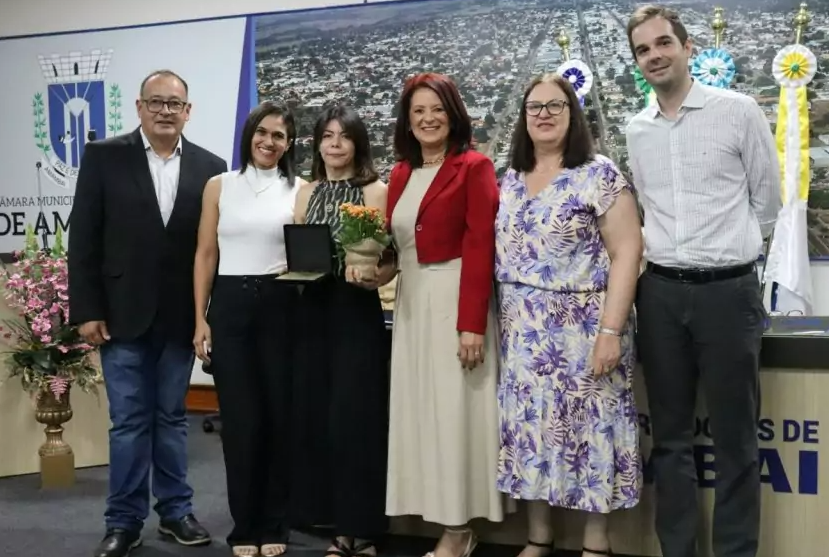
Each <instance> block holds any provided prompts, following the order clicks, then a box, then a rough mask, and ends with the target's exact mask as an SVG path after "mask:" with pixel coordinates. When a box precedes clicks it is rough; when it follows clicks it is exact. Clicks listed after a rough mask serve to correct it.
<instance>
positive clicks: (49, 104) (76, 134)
mask: <svg viewBox="0 0 829 557" xmlns="http://www.w3.org/2000/svg"><path fill="white" fill-rule="evenodd" d="M111 58H112V50H91V51H89V52H86V53H84V52H70V53H69V54H68V55H59V54H53V55H51V56H42V55H41V56H38V61H39V62H40V70H41V72H42V74H43V78H44V79H45V81H46V84H47V86H46V91H45V93H44V92H38V93H35V95H34V98H33V99H32V112H33V115H34V138H35V145H37V148H38V149H39V150H40V152H41V155H42V157H41V164H42V167H43V170H44V172H45V174H46V175H47V176H49V178H50V179H51V180H52V181H53V182H54V183H55V184H57V185H58V186H60V187H62V188H68V187H74V185H75V180H76V179H77V177H78V167H79V166H80V164H81V158H82V157H83V151H84V147H85V146H86V144H87V143H88V142H90V141H95V140H96V139H103V138H104V137H107V136H111V135H115V134H117V133H119V132H120V131H121V129H122V128H123V124H122V122H121V88H120V87H119V86H118V85H116V84H110V85H107V84H106V81H105V80H106V74H107V69H108V68H109V61H110V59H111Z"/></svg>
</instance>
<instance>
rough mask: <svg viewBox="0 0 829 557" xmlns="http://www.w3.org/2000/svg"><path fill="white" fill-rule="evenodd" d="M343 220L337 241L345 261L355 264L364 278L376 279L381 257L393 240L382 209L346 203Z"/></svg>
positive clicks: (341, 216)
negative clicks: (381, 211)
mask: <svg viewBox="0 0 829 557" xmlns="http://www.w3.org/2000/svg"><path fill="white" fill-rule="evenodd" d="M340 222H341V224H342V228H341V229H340V233H339V235H338V238H337V240H338V242H339V244H340V246H341V247H342V249H343V252H345V264H346V265H348V266H351V267H353V268H354V269H355V270H356V271H357V273H358V276H359V277H360V278H361V279H362V280H365V281H371V280H374V279H375V278H376V276H377V265H378V263H379V262H380V256H381V255H382V254H383V251H384V250H385V249H386V246H388V245H389V242H390V241H391V238H390V237H389V235H388V233H387V232H386V222H385V220H384V219H383V216H382V214H381V213H380V210H379V209H376V208H374V207H364V206H362V205H354V204H353V203H343V204H342V205H341V206H340Z"/></svg>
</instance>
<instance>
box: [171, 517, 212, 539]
mask: <svg viewBox="0 0 829 557" xmlns="http://www.w3.org/2000/svg"><path fill="white" fill-rule="evenodd" d="M158 531H159V532H161V533H162V534H164V535H165V536H168V537H171V538H173V539H174V540H176V541H177V542H178V543H180V544H181V545H191V546H192V545H207V544H209V543H210V533H209V532H208V531H207V530H205V529H204V527H203V526H202V525H201V524H199V521H198V520H196V517H195V516H193V515H192V514H188V515H187V516H184V517H182V518H180V519H179V520H163V521H161V524H159V525H158Z"/></svg>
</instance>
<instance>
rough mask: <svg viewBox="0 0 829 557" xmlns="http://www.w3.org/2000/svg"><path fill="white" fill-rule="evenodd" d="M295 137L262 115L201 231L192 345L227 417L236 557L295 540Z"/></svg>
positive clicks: (221, 179)
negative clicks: (282, 278) (291, 263)
mask: <svg viewBox="0 0 829 557" xmlns="http://www.w3.org/2000/svg"><path fill="white" fill-rule="evenodd" d="M295 137H296V129H295V125H294V119H293V116H292V114H291V112H290V111H289V109H288V108H287V107H285V106H283V105H279V104H275V103H271V102H265V103H262V104H261V105H259V106H258V107H257V108H256V109H254V110H253V111H252V112H251V113H250V115H249V116H248V119H247V121H246V122H245V126H244V129H243V131H242V142H241V145H240V146H239V149H240V154H241V169H240V170H238V171H233V172H227V173H225V174H222V175H220V176H216V177H215V178H213V179H211V180H210V181H209V182H208V183H207V186H206V187H205V191H204V198H203V204H202V215H201V222H200V225H199V240H198V249H197V252H196V266H195V279H194V280H195V285H194V286H195V296H196V335H195V338H194V339H193V343H194V345H195V348H196V354H197V355H198V357H199V358H200V359H201V360H202V361H204V362H206V363H209V364H210V371H211V372H212V374H213V379H214V382H215V384H216V393H217V395H218V398H219V407H220V408H221V412H222V445H223V448H224V456H225V468H226V474H227V496H228V504H229V507H230V514H231V516H232V517H233V522H234V527H233V530H232V531H231V532H230V534H229V535H228V536H227V543H228V545H230V546H231V548H232V550H233V554H234V555H236V556H248V555H251V556H253V555H262V556H263V557H273V556H275V555H280V554H282V553H284V551H285V549H286V544H287V542H288V534H289V527H288V523H287V517H286V510H287V504H288V483H289V470H287V469H285V468H287V467H286V466H285V463H286V462H287V459H285V458H284V455H280V454H279V453H278V449H279V448H280V447H281V446H283V445H284V444H285V442H286V440H287V439H288V437H289V435H290V430H289V418H290V396H289V393H290V377H291V373H292V364H291V362H292V358H293V353H292V349H291V348H292V346H293V343H294V338H293V337H292V325H293V323H294V315H295V305H296V302H297V290H296V288H294V287H292V286H290V285H284V284H279V283H277V281H275V280H274V278H275V277H276V276H278V275H279V274H281V273H284V272H285V271H286V270H287V262H286V257H285V241H284V233H283V227H284V225H285V224H289V223H292V222H293V211H294V200H295V199H296V192H297V190H298V186H299V184H298V183H297V182H298V180H297V179H296V178H295V170H294V165H295V163H294V139H295ZM217 267H218V273H217ZM214 277H215V280H214ZM208 301H209V304H210V310H209V313H208V311H207V309H208V308H207V306H208Z"/></svg>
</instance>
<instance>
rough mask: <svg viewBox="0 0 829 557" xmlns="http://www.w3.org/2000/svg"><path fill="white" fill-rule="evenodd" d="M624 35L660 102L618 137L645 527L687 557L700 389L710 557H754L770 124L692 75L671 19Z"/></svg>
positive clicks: (684, 43) (680, 32) (692, 551)
mask: <svg viewBox="0 0 829 557" xmlns="http://www.w3.org/2000/svg"><path fill="white" fill-rule="evenodd" d="M627 35H628V40H629V43H630V47H631V50H632V51H633V55H634V58H635V60H636V63H637V64H638V65H639V68H640V69H641V71H642V74H643V75H644V77H645V79H646V80H647V81H648V83H650V84H651V86H653V88H654V91H655V92H656V96H657V100H658V102H656V103H654V104H653V105H652V106H649V107H648V108H646V109H644V110H643V111H642V112H640V113H639V114H638V115H636V116H635V117H634V118H633V119H632V120H631V122H630V124H629V126H628V130H627V142H628V150H629V153H630V166H631V169H632V171H633V180H634V182H635V184H636V186H637V190H638V193H639V197H640V200H641V202H642V207H643V210H644V216H645V218H644V233H645V238H646V246H645V258H646V260H647V263H646V268H645V272H644V273H643V274H642V276H641V278H640V281H639V289H638V294H637V300H636V307H637V315H638V342H639V355H640V359H641V362H642V365H643V370H644V374H645V386H646V390H647V395H648V405H649V408H650V413H651V422H652V426H653V430H652V431H653V452H652V462H653V466H654V473H655V482H656V493H657V505H656V508H657V514H656V530H657V534H658V535H659V540H660V544H661V546H662V554H663V556H664V557H694V556H695V555H696V544H697V539H696V537H697V516H698V514H697V485H696V484H697V479H696V478H697V472H696V467H695V463H694V453H693V443H694V417H695V408H696V395H697V390H698V387H701V392H702V394H703V396H704V398H705V403H706V407H707V410H708V417H709V420H710V428H711V434H712V438H713V442H714V451H715V460H716V471H717V484H716V488H715V489H716V495H715V504H714V521H713V527H712V532H713V549H714V554H715V555H716V556H717V557H755V556H756V555H757V545H758V537H759V524H760V471H759V467H758V446H757V420H758V413H759V406H760V389H759V368H760V344H761V340H762V335H763V323H764V318H765V310H764V308H763V303H762V299H761V296H760V284H759V280H758V276H757V270H756V266H755V261H756V260H757V258H758V256H759V254H760V252H761V249H762V242H763V239H764V238H767V237H768V236H769V234H770V233H771V231H772V229H773V227H774V222H775V219H776V218H777V213H778V211H779V209H780V204H781V200H780V171H779V167H778V162H777V153H776V149H775V143H774V138H773V137H772V135H771V131H770V129H769V124H768V122H767V120H766V118H765V116H764V114H763V112H762V110H761V109H760V107H759V106H758V105H757V103H756V102H755V101H754V99H752V98H751V97H748V96H746V95H742V94H740V93H736V92H734V91H729V90H723V89H715V88H713V87H708V86H705V85H702V84H701V83H699V82H697V81H695V80H694V79H693V78H692V77H691V75H690V74H689V70H688V61H689V59H690V57H691V53H692V52H691V49H692V47H691V42H690V40H689V38H688V33H687V31H686V29H685V27H684V26H683V25H682V22H681V21H680V19H679V17H678V16H677V14H676V13H675V12H673V11H671V10H669V9H665V8H661V7H658V6H643V7H640V8H638V9H637V10H636V12H635V13H634V14H633V16H632V17H631V18H630V21H629V23H628V28H627Z"/></svg>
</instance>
